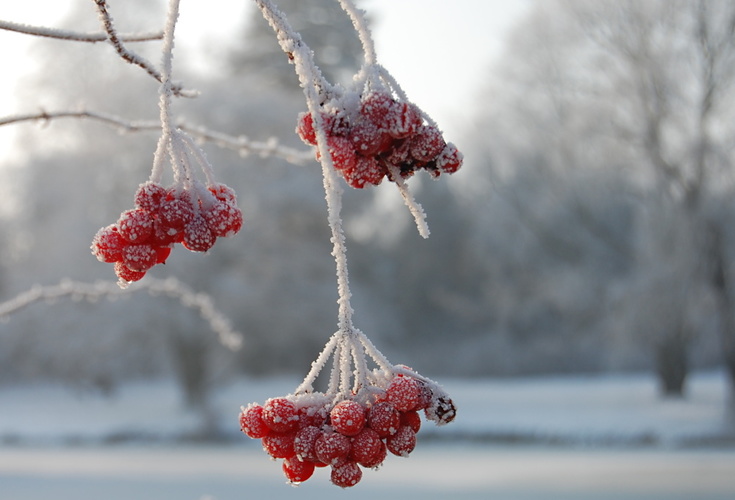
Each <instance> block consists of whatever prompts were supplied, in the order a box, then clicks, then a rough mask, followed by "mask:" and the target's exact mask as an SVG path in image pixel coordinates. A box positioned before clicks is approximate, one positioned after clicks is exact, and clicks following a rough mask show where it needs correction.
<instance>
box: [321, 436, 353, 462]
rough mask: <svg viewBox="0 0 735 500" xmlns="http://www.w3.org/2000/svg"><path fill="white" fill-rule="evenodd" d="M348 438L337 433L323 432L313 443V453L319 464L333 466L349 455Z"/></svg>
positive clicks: (349, 445)
mask: <svg viewBox="0 0 735 500" xmlns="http://www.w3.org/2000/svg"><path fill="white" fill-rule="evenodd" d="M350 449H351V444H350V438H348V437H347V436H345V435H342V434H340V433H339V432H324V433H322V435H321V436H319V437H318V438H317V439H316V441H315V442H314V451H315V453H316V456H317V458H318V459H319V461H320V462H324V463H325V464H334V463H336V462H338V461H340V459H343V458H346V457H347V456H348V455H349V454H350Z"/></svg>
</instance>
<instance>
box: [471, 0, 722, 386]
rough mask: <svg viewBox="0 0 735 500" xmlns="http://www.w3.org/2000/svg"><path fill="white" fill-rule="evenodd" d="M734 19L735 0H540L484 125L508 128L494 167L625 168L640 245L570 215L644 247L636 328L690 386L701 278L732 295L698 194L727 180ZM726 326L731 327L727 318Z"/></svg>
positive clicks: (630, 251) (590, 221)
mask: <svg viewBox="0 0 735 500" xmlns="http://www.w3.org/2000/svg"><path fill="white" fill-rule="evenodd" d="M734 28H735V4H733V3H732V2H727V1H704V0H673V1H668V0H648V1H645V2H638V1H608V0H597V1H594V2H589V1H575V0H559V1H552V2H543V3H538V4H537V5H536V7H535V9H534V10H533V11H532V12H531V14H530V15H529V16H528V18H527V19H525V21H524V22H523V23H521V24H520V25H519V26H518V27H517V29H516V30H515V32H514V36H513V37H512V39H511V40H510V42H509V43H508V45H507V47H508V50H507V53H506V55H505V56H504V58H503V62H502V64H501V67H500V71H499V73H498V75H497V79H496V82H495V83H494V85H493V86H491V87H490V92H489V95H492V96H493V97H494V101H495V102H494V103H493V104H491V105H490V106H489V110H486V111H485V113H486V116H488V118H489V119H490V120H493V119H494V121H495V125H491V127H492V128H489V129H487V130H485V132H484V133H485V134H488V135H491V134H492V133H498V135H499V139H497V140H491V141H490V142H491V145H490V146H489V147H488V148H489V150H491V151H492V148H494V147H497V148H498V149H499V150H500V151H499V152H495V153H492V158H493V160H494V163H493V164H492V165H491V168H492V171H493V172H494V174H495V176H496V178H498V179H503V178H507V177H508V176H510V175H512V171H513V169H514V168H515V167H516V165H517V162H518V161H519V160H520V161H521V162H524V161H525V162H526V164H532V163H534V162H535V163H536V164H538V165H539V166H540V169H541V170H545V171H552V172H568V173H569V174H568V176H571V175H572V174H571V173H572V172H578V171H580V170H588V171H592V172H594V171H601V170H611V169H612V170H615V171H619V172H621V173H622V174H623V175H624V176H625V178H626V180H627V182H626V185H627V187H625V185H624V186H623V189H624V190H623V191H621V192H620V195H621V196H622V197H628V196H629V195H630V194H634V197H635V198H636V199H638V201H639V210H638V213H639V214H641V215H643V214H648V216H647V217H645V218H644V217H638V219H637V220H638V224H637V228H638V232H639V233H638V234H639V237H638V242H637V244H636V245H635V246H629V245H627V244H626V242H625V241H621V240H620V239H619V234H616V233H615V232H609V231H607V230H606V228H605V225H600V224H599V219H597V220H595V219H594V218H589V217H588V216H587V215H588V214H586V213H585V211H582V212H577V213H578V214H579V215H583V217H580V218H577V219H575V220H576V221H577V222H578V223H580V224H581V225H582V226H584V227H586V228H587V229H588V230H589V231H590V234H594V235H596V236H598V237H600V241H603V242H606V243H607V244H608V245H609V246H610V249H611V250H612V249H617V250H616V253H618V254H619V255H620V256H622V257H623V258H624V259H626V258H627V259H630V258H631V257H632V256H633V255H635V262H636V263H637V264H636V268H635V269H636V270H635V274H636V279H635V280H633V281H630V284H635V285H634V286H631V287H630V288H628V289H627V292H626V293H628V294H629V295H635V296H636V298H635V299H633V300H632V302H635V303H636V304H638V305H640V306H645V304H647V301H648V300H650V301H652V302H656V303H657V305H656V307H653V306H652V307H650V308H648V307H646V313H645V318H646V321H645V324H643V323H639V324H636V323H635V321H636V320H633V323H632V324H629V325H628V327H629V328H634V329H636V331H637V333H638V334H639V335H640V337H641V338H642V339H646V341H647V342H648V343H649V345H651V346H652V347H653V349H654V350H655V352H656V356H655V359H656V360H657V361H656V365H657V372H658V373H659V376H660V379H661V387H662V390H663V392H664V393H665V394H681V393H682V392H683V390H684V381H685V378H686V372H687V355H688V346H689V344H690V342H691V341H692V338H693V337H694V336H695V335H696V330H697V329H698V327H697V326H696V322H695V321H692V317H691V315H692V314H694V313H690V312H689V311H690V310H691V307H690V306H691V305H692V304H695V303H697V302H698V297H699V294H700V293H701V289H702V285H706V289H707V290H708V291H710V292H712V291H715V292H717V291H718V290H720V292H718V293H720V296H721V298H722V300H723V301H724V300H725V299H724V298H723V297H722V292H721V291H722V290H724V288H723V287H722V285H718V282H717V281H712V279H711V276H712V273H711V271H708V269H711V268H712V266H713V264H715V263H716V262H715V261H713V260H712V256H713V255H717V251H715V250H714V249H713V248H712V245H713V244H716V242H717V238H715V237H712V234H713V231H712V227H713V224H712V223H708V221H707V220H706V218H705V216H704V214H703V206H704V203H703V200H704V199H707V198H708V197H711V196H712V195H713V193H716V192H717V191H718V190H722V189H725V188H726V187H727V186H729V185H730V182H731V165H730V161H731V160H730V151H731V148H732V140H731V137H732V132H733V130H732V121H731V120H730V119H729V117H730V115H731V106H732V91H733V82H734V77H735V64H733V62H735V59H734V58H735V39H734V38H733V36H732V35H733V29H734ZM501 113H502V114H501ZM524 158H525V159H524ZM539 175H541V176H542V178H543V177H544V176H548V175H549V174H542V173H539ZM574 175H576V174H574ZM527 202H529V203H528V204H527ZM515 205H516V206H517V207H518V208H519V214H520V215H521V216H522V217H523V220H524V223H525V225H526V226H530V227H532V229H533V231H534V232H535V233H536V234H537V235H539V236H540V237H541V238H542V239H543V240H544V241H546V242H547V246H548V247H549V248H550V249H553V248H555V247H557V246H558V245H556V243H557V242H555V240H559V239H560V238H559V236H563V232H562V231H561V230H560V229H558V228H556V227H552V228H544V227H543V226H539V225H538V224H537V223H536V221H538V218H537V217H535V216H531V217H529V216H528V215H529V211H528V209H527V208H526V207H527V206H528V205H530V206H533V205H534V203H533V201H531V200H529V197H528V196H525V197H524V199H523V200H521V201H520V202H519V203H516V204H515ZM651 214H660V216H658V217H657V216H653V215H651ZM723 223H726V221H725V220H719V221H716V222H715V223H714V225H715V226H717V225H719V224H723ZM715 233H716V231H715ZM673 249H677V251H676V252H672V250H673ZM618 250H619V251H618ZM574 255H575V254H574V253H570V254H569V256H570V257H571V258H572V259H575V258H577V257H575V256H574ZM716 267H717V266H715V268H716ZM719 276H720V277H719V278H718V279H720V280H722V279H724V278H723V276H724V275H723V274H722V273H719ZM644 283H647V284H645V285H644ZM654 290H655V291H654ZM662 294H663V296H662ZM654 299H655V300H654ZM726 302H727V301H726ZM695 309H696V308H695ZM642 317H643V316H641V315H640V314H632V315H631V316H630V318H631V319H633V318H638V320H640V319H641V318H642ZM652 325H655V327H653V326H652ZM725 327H726V325H725ZM723 335H724V336H725V338H729V337H731V336H732V335H733V333H732V332H731V331H727V327H726V328H725V330H724V331H723Z"/></svg>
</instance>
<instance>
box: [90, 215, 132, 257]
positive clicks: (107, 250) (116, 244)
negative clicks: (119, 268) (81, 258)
mask: <svg viewBox="0 0 735 500" xmlns="http://www.w3.org/2000/svg"><path fill="white" fill-rule="evenodd" d="M125 245H126V242H125V240H124V239H123V237H122V236H120V233H119V232H118V230H117V226H115V225H114V224H112V225H110V226H107V227H103V228H102V229H100V230H99V231H97V234H96V235H95V236H94V239H93V240H92V254H94V256H95V257H97V259H98V260H99V261H100V262H109V263H112V262H117V261H120V260H122V249H123V247H124V246H125Z"/></svg>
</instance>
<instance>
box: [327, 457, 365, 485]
mask: <svg viewBox="0 0 735 500" xmlns="http://www.w3.org/2000/svg"><path fill="white" fill-rule="evenodd" d="M360 479H362V470H361V469H360V466H359V465H357V464H356V463H355V462H349V461H348V462H345V463H342V464H339V465H334V466H332V473H331V480H332V483H334V484H335V485H337V486H340V487H342V488H349V487H351V486H355V485H356V484H357V483H359V482H360Z"/></svg>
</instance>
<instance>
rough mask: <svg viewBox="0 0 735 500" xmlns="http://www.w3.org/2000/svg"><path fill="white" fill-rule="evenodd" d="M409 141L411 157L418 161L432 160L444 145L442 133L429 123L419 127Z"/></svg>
mask: <svg viewBox="0 0 735 500" xmlns="http://www.w3.org/2000/svg"><path fill="white" fill-rule="evenodd" d="M409 142H410V146H409V149H410V154H411V157H412V158H413V159H415V160H417V161H420V162H430V161H433V160H434V159H436V157H437V156H439V153H441V152H442V151H443V150H444V147H445V146H446V143H445V142H444V137H443V136H442V133H441V132H440V131H439V129H437V128H436V127H433V126H431V125H423V126H421V127H419V129H418V130H417V131H416V133H415V134H414V135H413V136H411V139H410V141H409Z"/></svg>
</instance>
